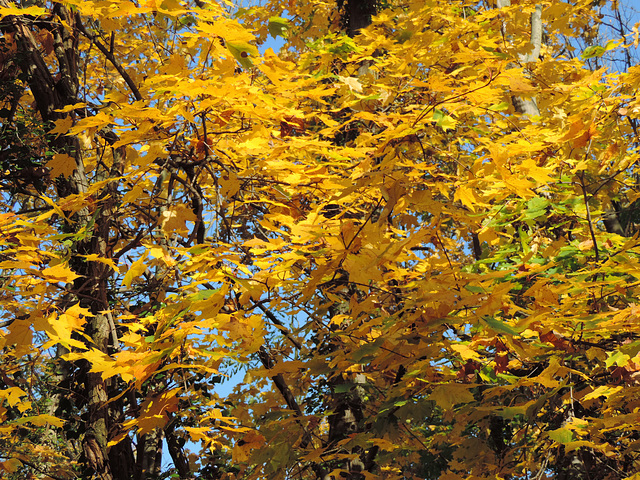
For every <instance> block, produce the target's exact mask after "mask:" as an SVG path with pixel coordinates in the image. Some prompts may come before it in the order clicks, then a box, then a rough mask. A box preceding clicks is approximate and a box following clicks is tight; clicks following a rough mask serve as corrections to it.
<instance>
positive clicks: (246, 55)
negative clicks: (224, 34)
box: [227, 42, 258, 69]
mask: <svg viewBox="0 0 640 480" xmlns="http://www.w3.org/2000/svg"><path fill="white" fill-rule="evenodd" d="M227 48H228V49H229V51H230V52H231V55H233V56H234V58H235V59H236V60H237V61H238V63H239V64H240V65H242V66H243V67H244V68H246V69H250V68H252V67H253V62H252V61H251V55H253V56H254V57H257V56H258V49H257V48H256V47H255V46H254V45H251V44H250V43H247V42H227Z"/></svg>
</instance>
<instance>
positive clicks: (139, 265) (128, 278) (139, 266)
mask: <svg viewBox="0 0 640 480" xmlns="http://www.w3.org/2000/svg"><path fill="white" fill-rule="evenodd" d="M147 255H148V252H146V251H145V252H144V254H143V255H142V256H141V257H140V258H139V259H138V260H136V261H135V262H133V263H132V264H131V267H130V268H129V270H127V273H126V274H125V276H124V279H123V280H122V286H123V287H130V286H131V283H132V282H133V279H134V278H136V277H139V276H140V275H142V274H143V273H144V271H145V270H146V269H147V265H146V264H145V260H146V259H147Z"/></svg>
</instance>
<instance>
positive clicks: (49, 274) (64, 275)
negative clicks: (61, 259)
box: [41, 263, 80, 283]
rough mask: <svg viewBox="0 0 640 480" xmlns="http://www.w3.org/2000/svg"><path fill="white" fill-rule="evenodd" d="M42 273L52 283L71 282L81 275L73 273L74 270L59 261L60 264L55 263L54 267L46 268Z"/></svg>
mask: <svg viewBox="0 0 640 480" xmlns="http://www.w3.org/2000/svg"><path fill="white" fill-rule="evenodd" d="M41 273H42V276H43V277H44V278H45V280H47V281H48V282H51V283H57V282H65V283H70V282H73V281H74V280H75V279H76V278H78V277H79V276H80V275H77V274H75V273H73V271H72V270H71V269H70V268H69V267H67V266H65V265H63V264H61V263H59V264H58V265H54V266H53V267H49V268H45V269H44V270H42V272H41Z"/></svg>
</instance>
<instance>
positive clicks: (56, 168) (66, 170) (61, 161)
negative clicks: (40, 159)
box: [47, 153, 76, 178]
mask: <svg viewBox="0 0 640 480" xmlns="http://www.w3.org/2000/svg"><path fill="white" fill-rule="evenodd" d="M47 168H49V175H51V178H58V177H59V176H60V175H62V176H63V177H65V178H66V177H68V176H70V175H72V174H73V171H74V170H75V169H76V159H75V158H73V157H71V156H69V155H66V154H64V153H58V154H56V155H54V156H53V158H52V159H51V160H49V161H48V162H47Z"/></svg>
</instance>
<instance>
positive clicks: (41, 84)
mask: <svg viewBox="0 0 640 480" xmlns="http://www.w3.org/2000/svg"><path fill="white" fill-rule="evenodd" d="M0 5H2V6H5V7H8V3H7V1H6V0H0ZM53 12H54V13H55V15H56V17H57V18H59V19H60V21H59V22H55V21H53V22H51V23H50V26H49V31H50V32H51V34H52V36H53V44H54V49H53V51H54V54H55V58H56V61H57V67H58V71H57V72H56V73H55V74H53V73H51V71H50V70H49V68H48V66H47V62H45V60H44V59H43V57H42V54H41V52H40V46H39V44H38V42H37V41H36V39H35V37H34V35H33V34H32V33H31V31H30V29H29V26H28V25H27V24H26V23H25V20H24V19H23V18H22V17H19V16H9V17H6V18H5V21H4V22H3V30H4V32H5V33H10V34H13V38H14V39H15V42H16V44H17V46H18V50H19V51H20V52H21V55H19V56H18V57H17V59H18V62H19V68H20V70H21V71H22V73H23V74H24V75H25V77H26V79H27V83H28V85H29V88H30V89H31V92H32V93H33V96H34V98H35V103H36V108H37V110H38V112H39V113H40V116H41V117H42V120H43V122H44V123H45V124H46V123H49V124H50V123H51V122H53V121H55V120H59V119H62V118H66V117H67V116H68V115H69V113H60V112H57V111H56V110H59V109H62V108H64V107H65V106H68V105H73V104H75V103H77V102H78V98H77V95H78V90H79V83H78V79H79V74H78V71H77V65H78V56H79V50H78V40H79V36H80V34H81V33H80V30H79V25H80V17H79V15H78V14H74V13H73V12H72V11H70V10H69V9H68V8H67V7H65V6H64V5H62V4H55V5H54V8H53ZM49 138H50V140H49V145H50V148H51V150H53V151H54V152H56V153H66V154H67V155H69V156H71V157H73V158H75V160H76V169H75V172H74V173H73V175H72V176H71V177H69V178H61V177H59V178H58V179H57V181H56V187H57V193H58V197H59V198H63V197H66V196H68V195H72V194H78V193H86V192H87V190H88V187H89V182H88V179H87V176H86V175H85V171H84V164H83V160H82V157H81V155H80V148H79V142H78V139H77V138H75V137H72V136H66V135H58V136H56V137H54V136H50V137H49ZM116 157H117V156H116V155H114V167H116V164H117V163H118V161H117V160H116ZM116 170H117V168H116ZM117 174H118V172H117V171H115V172H114V171H112V172H111V175H112V176H117ZM114 188H116V187H115V185H108V186H107V187H106V188H105V191H104V194H103V195H102V205H99V207H98V208H99V211H100V214H99V215H97V217H96V218H92V215H91V214H90V212H89V211H88V209H87V208H84V209H82V210H80V211H79V212H78V213H76V215H75V216H74V218H73V224H71V223H70V224H68V225H66V228H67V229H68V230H69V231H74V230H75V229H80V228H82V227H85V226H87V225H89V223H90V222H91V221H94V220H95V223H94V227H93V232H92V235H91V236H90V237H89V238H86V239H85V240H82V241H79V242H78V243H76V245H75V252H74V253H75V255H73V256H72V259H71V261H70V266H71V268H72V269H73V270H74V271H75V273H77V274H78V275H80V277H79V278H77V279H76V280H75V282H74V285H73V290H72V293H73V294H74V296H75V297H76V298H77V299H78V300H79V301H80V305H81V306H82V307H83V308H87V309H89V310H90V311H91V313H92V316H91V317H90V318H89V319H88V323H87V333H88V335H89V337H90V339H91V345H88V347H93V348H97V349H98V350H100V351H101V352H103V353H108V349H109V343H110V342H109V340H110V338H113V339H114V343H113V344H115V342H116V341H117V340H116V339H115V331H114V330H115V328H114V326H113V321H112V320H110V317H109V314H105V313H104V312H105V311H107V310H108V309H109V305H108V303H107V301H106V299H107V278H108V276H109V274H110V270H109V267H107V266H106V265H104V264H101V263H99V262H87V261H85V259H84V258H82V257H80V256H79V255H88V254H97V255H98V256H100V257H103V258H108V254H107V244H108V241H109V230H110V226H111V221H112V218H111V205H109V203H110V202H112V201H113V198H114V197H113V196H112V195H111V196H110V195H109V192H110V191H112V190H113V189H114ZM110 197H111V198H110ZM97 211H98V210H97ZM90 368H91V366H90V365H89V364H88V362H81V364H80V370H81V371H80V373H79V375H78V378H82V379H84V392H82V393H81V395H80V396H81V397H82V398H84V399H86V402H87V403H86V406H87V408H88V416H87V419H86V422H85V429H84V430H85V434H84V439H83V441H82V450H83V452H84V457H85V463H86V467H88V468H89V469H90V470H93V471H94V472H95V475H96V476H97V478H100V479H101V480H113V479H122V480H130V479H131V478H132V474H133V453H132V449H131V445H130V442H129V439H128V438H125V440H124V441H123V442H122V443H121V444H120V445H117V446H115V447H114V448H112V449H111V453H112V457H113V458H110V455H109V451H108V448H107V443H108V441H109V432H110V427H111V425H110V423H111V420H110V418H112V417H113V416H114V415H113V413H114V412H111V413H110V411H109V409H111V408H113V407H112V405H110V404H108V400H109V396H110V395H109V393H110V391H109V390H110V388H109V385H107V384H106V383H105V381H104V380H103V379H102V375H101V374H99V373H92V372H90ZM61 374H64V372H62V373H61ZM67 374H68V372H67ZM77 393H80V392H77ZM53 403H54V405H55V404H57V403H58V402H56V401H54V402H53ZM120 415H121V412H115V416H120Z"/></svg>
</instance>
